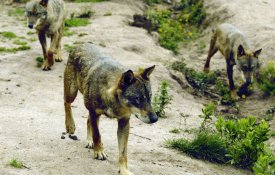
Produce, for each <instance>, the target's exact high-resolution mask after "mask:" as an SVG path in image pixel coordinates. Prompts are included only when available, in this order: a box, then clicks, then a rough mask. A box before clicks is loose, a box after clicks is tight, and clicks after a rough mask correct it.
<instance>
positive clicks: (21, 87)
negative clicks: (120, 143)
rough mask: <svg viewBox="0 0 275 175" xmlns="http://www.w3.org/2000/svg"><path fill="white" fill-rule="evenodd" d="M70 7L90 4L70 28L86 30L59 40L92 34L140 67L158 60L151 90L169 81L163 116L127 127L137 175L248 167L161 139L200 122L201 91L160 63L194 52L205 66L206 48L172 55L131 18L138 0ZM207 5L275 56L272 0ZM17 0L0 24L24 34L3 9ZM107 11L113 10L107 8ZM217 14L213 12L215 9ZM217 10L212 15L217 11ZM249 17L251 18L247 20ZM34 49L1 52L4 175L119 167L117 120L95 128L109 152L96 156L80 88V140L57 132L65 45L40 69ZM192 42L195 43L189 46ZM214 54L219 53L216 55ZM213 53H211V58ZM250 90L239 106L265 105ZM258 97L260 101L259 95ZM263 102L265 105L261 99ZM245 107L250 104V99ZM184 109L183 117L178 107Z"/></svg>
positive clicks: (190, 174) (0, 162)
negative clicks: (59, 57)
mask: <svg viewBox="0 0 275 175" xmlns="http://www.w3.org/2000/svg"><path fill="white" fill-rule="evenodd" d="M67 5H68V9H69V12H70V13H72V12H78V11H81V10H83V9H91V10H92V11H95V15H94V16H93V17H92V18H91V25H89V26H86V27H77V28H73V29H71V30H72V31H75V32H77V34H80V33H88V35H85V36H83V37H78V35H77V34H76V35H73V36H71V37H64V38H63V40H62V45H64V44H69V45H72V44H73V43H74V42H83V41H85V42H86V41H90V42H93V43H95V44H99V45H104V46H105V47H104V48H103V49H104V50H105V51H106V52H108V53H109V54H111V55H113V57H114V58H115V59H116V60H118V61H119V62H121V63H122V64H123V65H125V66H128V67H129V68H132V69H133V70H137V68H138V67H148V66H151V65H153V64H155V65H156V66H157V67H156V69H155V71H154V73H153V74H152V77H151V78H152V79H151V81H152V88H153V92H156V90H157V87H158V85H159V83H160V82H161V81H162V80H167V81H168V82H169V84H170V90H169V93H170V94H171V95H172V96H173V102H172V104H171V106H170V109H168V110H167V112H166V114H167V116H168V117H167V118H165V119H160V120H159V121H158V122H157V123H155V124H153V125H147V124H144V123H142V122H141V121H139V120H138V119H136V118H134V117H133V118H132V119H131V130H130V137H129V146H128V159H129V169H130V170H131V171H132V172H133V173H134V174H136V175H141V174H144V175H183V174H184V175H208V174H209V175H210V174H211V175H212V174H218V175H222V174H224V175H226V174H232V175H234V174H235V175H239V174H251V173H250V172H248V171H244V170H240V169H236V168H234V167H231V166H222V165H217V164H212V163H209V162H205V161H201V160H197V159H193V158H190V157H189V156H186V155H184V154H182V153H179V152H178V151H174V150H171V149H168V148H166V147H165V144H164V142H165V140H166V139H170V138H176V137H186V138H187V137H190V136H189V135H188V134H187V133H181V134H180V135H175V134H172V133H169V131H170V130H171V129H173V128H175V127H177V128H182V129H183V130H184V129H188V128H197V127H198V126H199V123H200V119H199V117H198V115H199V114H200V113H201V108H202V105H203V103H206V102H207V100H205V99H197V98H194V97H193V96H192V95H190V94H189V93H188V92H186V91H185V90H183V89H182V88H181V87H180V85H179V84H178V83H177V82H176V81H175V80H173V79H172V78H170V76H169V72H168V70H167V68H166V66H165V65H167V63H169V62H171V61H174V60H178V59H179V58H180V57H184V58H186V59H187V60H188V59H195V60H196V61H194V62H192V63H194V65H192V66H197V67H202V66H203V60H204V58H205V57H206V53H207V48H208V47H207V48H205V49H204V50H203V52H201V53H197V51H196V49H193V50H191V51H190V49H189V52H188V51H187V50H184V49H183V50H182V53H181V55H179V56H175V55H173V54H172V53H171V52H170V51H167V50H165V49H163V48H162V47H160V46H159V45H158V43H157V42H156V41H155V40H154V39H153V37H151V36H150V35H149V34H147V32H146V31H145V30H143V29H140V28H135V27H131V26H129V25H128V24H129V22H130V21H131V20H132V15H133V14H135V13H142V11H143V10H144V5H143V3H142V1H131V0H112V1H109V2H102V3H93V4H92V3H91V4H90V3H85V4H73V3H67ZM206 7H207V11H208V13H209V14H210V17H213V21H216V22H218V21H219V20H220V21H228V22H232V23H235V24H238V25H239V26H240V28H241V29H242V30H246V31H247V34H248V36H249V37H251V40H252V41H253V42H255V46H256V47H260V46H261V47H263V49H264V51H263V57H264V58H266V59H270V60H271V59H273V55H274V54H273V52H272V51H273V47H274V44H275V43H274V42H275V41H272V38H273V36H274V35H275V32H274V28H275V24H273V23H274V19H275V13H274V12H273V11H272V10H273V9H274V8H275V2H273V1H272V0H265V1H257V2H255V3H254V1H253V2H250V1H249V0H240V1H236V2H235V1H234V2H232V1H226V0H209V1H207V2H206ZM13 8H17V6H5V5H3V4H1V5H0V16H1V18H0V31H12V32H14V33H16V34H17V35H18V36H24V37H25V38H27V39H30V38H33V37H36V35H27V32H29V31H30V30H29V29H28V28H27V25H26V23H25V21H22V20H19V19H18V18H16V17H13V16H8V11H9V10H11V9H13ZM106 13H111V14H112V15H111V16H105V15H104V14H106ZM218 13H220V14H221V15H220V16H219V17H218V18H219V19H216V18H217V17H216V18H215V16H217V14H218ZM214 18H215V19H214ZM247 21H249V22H250V23H248V22H247ZM210 28H211V27H209V28H207V29H206V32H205V37H204V38H203V40H204V41H205V42H207V40H208V39H209V38H210V35H209V33H210ZM29 44H30V46H31V50H29V51H21V52H17V53H15V54H11V53H1V54H0V111H1V114H0V118H1V122H0V174H1V175H2V174H3V175H13V174H14V175H15V174H18V175H24V174H27V175H29V174H30V175H34V174H43V175H44V174H45V175H57V174H58V175H61V174H66V175H67V174H94V175H96V174H104V175H105V174H106V175H109V174H117V173H118V166H117V165H118V163H117V161H118V148H117V139H116V128H117V122H116V120H112V119H108V118H106V117H102V118H101V122H100V130H101V134H102V140H103V144H104V146H105V150H106V153H107V154H108V160H106V161H98V160H95V159H93V156H92V155H93V154H92V150H88V149H86V148H85V145H86V140H85V139H86V120H87V115H88V113H87V110H86V109H85V107H84V105H83V98H82V96H81V95H79V96H78V97H77V99H76V101H75V102H74V103H73V114H74V118H75V122H76V135H77V136H78V138H79V139H80V140H79V141H72V140H70V139H68V138H66V139H65V140H62V139H60V137H61V133H62V132H64V131H65V127H64V107H63V70H64V67H65V64H66V60H67V56H68V53H67V52H66V51H65V50H63V55H64V61H63V62H62V63H56V64H55V65H54V67H53V69H52V70H51V71H48V72H45V71H42V70H41V69H40V68H37V67H36V61H35V58H36V57H37V56H41V55H42V50H41V48H40V44H39V42H38V41H35V42H29ZM8 45H10V43H9V42H5V41H0V46H6V47H7V46H8ZM194 48H195V47H194ZM216 57H221V55H218V54H217V56H216ZM214 60H215V61H214ZM222 61H224V60H222V59H219V58H217V59H215V58H213V65H217V66H213V69H215V68H219V65H222V64H223V63H224V62H222ZM259 98H260V97H254V96H253V97H251V101H252V102H249V99H248V100H247V101H246V102H243V103H244V106H250V104H252V103H255V102H257V104H258V103H260V104H259V107H262V106H263V105H270V104H272V102H273V103H274V98H273V99H267V100H259ZM258 101H260V102H258ZM261 105H262V106H261ZM247 108H248V107H247ZM181 113H182V114H184V115H186V116H189V117H187V119H186V121H184V119H183V118H182V117H181V115H180V114H181ZM12 159H17V160H20V161H22V162H23V163H24V165H25V166H26V168H23V169H14V168H12V167H11V166H9V165H8V164H9V162H10V161H11V160H12Z"/></svg>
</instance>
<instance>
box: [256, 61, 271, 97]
mask: <svg viewBox="0 0 275 175" xmlns="http://www.w3.org/2000/svg"><path fill="white" fill-rule="evenodd" d="M257 85H258V87H259V89H260V90H261V91H263V92H264V93H265V94H267V95H275V62H269V63H268V64H267V65H266V67H265V68H262V69H261V70H260V73H259V75H258V77H257Z"/></svg>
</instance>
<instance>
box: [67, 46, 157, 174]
mask: <svg viewBox="0 0 275 175" xmlns="http://www.w3.org/2000/svg"><path fill="white" fill-rule="evenodd" d="M154 68H155V66H152V67H149V68H147V69H144V70H143V71H140V72H138V73H134V72H133V71H132V70H130V69H126V68H125V67H123V66H122V65H120V64H119V63H118V62H116V61H115V60H113V59H112V58H111V57H110V56H109V55H107V54H105V53H104V52H102V51H101V50H100V49H99V48H98V47H97V46H95V45H93V44H89V43H86V44H84V45H80V46H78V47H77V48H75V49H74V50H73V51H71V52H70V55H69V59H68V63H67V65H66V68H65V72H64V101H65V102H64V105H65V113H66V118H65V126H66V132H67V133H68V134H74V132H75V123H74V119H73V117H72V111H71V103H72V102H73V101H74V99H75V98H76V95H77V92H78V90H79V91H80V92H81V93H82V94H83V97H84V105H85V107H86V108H87V109H88V111H89V117H88V121H87V139H88V146H87V147H90V148H91V147H93V149H94V157H95V158H96V159H99V160H105V159H106V154H105V152H104V149H103V144H102V142H101V136H100V132H99V129H98V124H99V117H100V115H102V114H104V115H106V116H108V117H111V118H116V119H117V121H118V130H117V138H118V147H119V170H120V174H121V175H132V173H131V172H130V171H129V170H128V168H127V144H128V135H129V128H130V125H129V120H130V115H131V114H132V113H134V114H135V115H136V117H137V118H139V119H140V120H142V121H143V122H145V123H154V122H156V121H157V120H158V117H157V115H156V114H155V112H154V111H153V108H152V106H151V96H152V95H151V85H150V79H149V76H150V74H151V73H152V71H153V70H154ZM74 137H75V136H74Z"/></svg>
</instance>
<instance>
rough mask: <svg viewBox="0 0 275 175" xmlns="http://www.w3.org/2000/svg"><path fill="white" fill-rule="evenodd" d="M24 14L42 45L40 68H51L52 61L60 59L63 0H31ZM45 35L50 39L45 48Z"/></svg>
mask: <svg viewBox="0 0 275 175" xmlns="http://www.w3.org/2000/svg"><path fill="white" fill-rule="evenodd" d="M25 15H26V17H27V21H28V27H29V28H30V29H33V28H35V29H36V31H37V33H38V38H39V41H40V44H41V46H42V51H43V55H44V63H43V66H42V69H43V70H45V71H47V70H50V69H51V66H52V65H53V64H54V61H57V62H61V61H62V52H61V44H60V41H61V37H62V35H63V31H64V24H65V18H66V6H65V3H64V2H63V0H32V1H30V2H28V3H27V4H26V10H25ZM46 36H47V37H49V38H50V39H51V43H50V48H49V50H47V41H46Z"/></svg>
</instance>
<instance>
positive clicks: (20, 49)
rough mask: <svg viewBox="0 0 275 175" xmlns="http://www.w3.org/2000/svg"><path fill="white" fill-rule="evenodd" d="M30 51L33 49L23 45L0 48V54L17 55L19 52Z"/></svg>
mask: <svg viewBox="0 0 275 175" xmlns="http://www.w3.org/2000/svg"><path fill="white" fill-rule="evenodd" d="M30 49H31V47H30V46H28V45H22V46H19V47H15V48H6V47H0V52H9V53H16V52H17V51H24V50H30Z"/></svg>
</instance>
